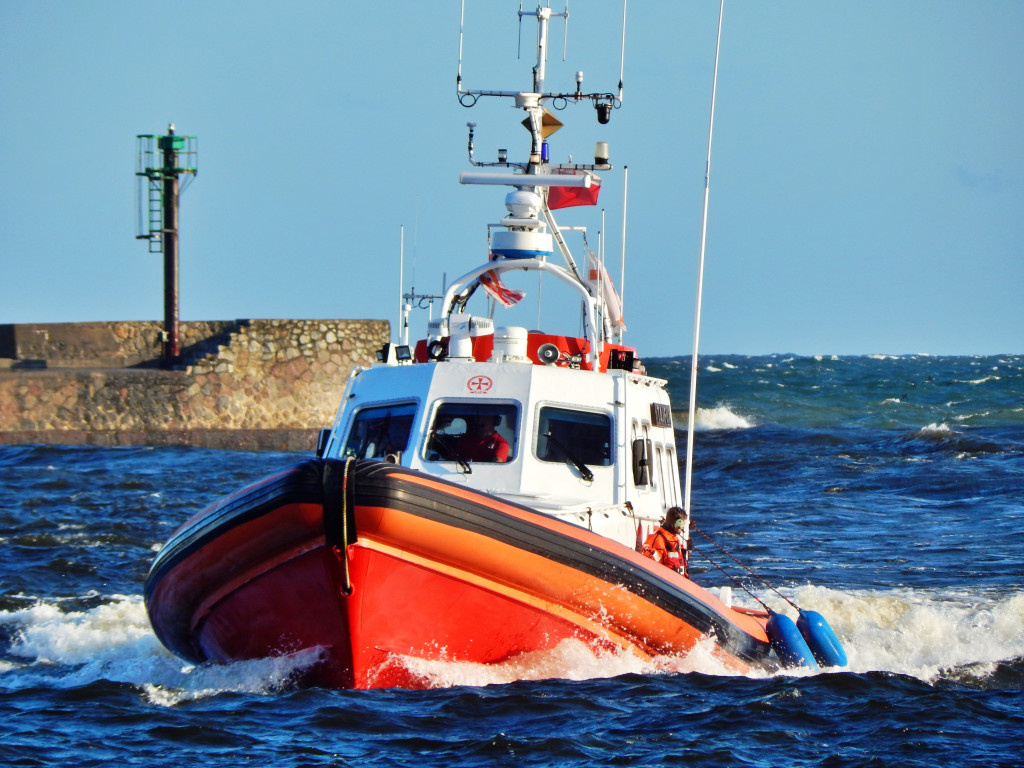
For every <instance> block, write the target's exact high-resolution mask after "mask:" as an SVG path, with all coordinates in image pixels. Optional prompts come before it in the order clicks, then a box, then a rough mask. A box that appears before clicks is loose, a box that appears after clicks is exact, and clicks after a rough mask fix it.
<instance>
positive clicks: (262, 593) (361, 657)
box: [146, 459, 770, 688]
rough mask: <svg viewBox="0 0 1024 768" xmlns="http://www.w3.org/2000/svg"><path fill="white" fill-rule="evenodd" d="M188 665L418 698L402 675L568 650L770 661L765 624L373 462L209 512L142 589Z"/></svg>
mask: <svg viewBox="0 0 1024 768" xmlns="http://www.w3.org/2000/svg"><path fill="white" fill-rule="evenodd" d="M146 603H147V608H148V610H149V614H150V620H151V622H152V624H153V628H154V630H155V631H156V634H157V636H158V637H159V638H160V640H161V641H162V642H163V643H164V644H165V645H166V646H167V647H168V648H169V649H170V650H172V651H173V652H175V653H177V654H178V655H180V656H182V657H183V658H186V659H189V660H191V661H195V662H203V661H208V660H213V661H231V660H240V659H252V658H262V657H267V656H273V655H281V654H289V653H294V652H298V651H304V650H308V649H314V648H315V649H319V651H320V661H319V662H318V663H317V664H315V665H314V666H312V667H311V668H310V670H309V677H308V679H307V680H306V682H308V683H310V684H314V685H323V686H329V687H339V688H352V687H355V688H375V687H390V686H402V687H422V686H424V685H426V684H427V683H426V681H424V680H422V679H420V678H417V677H416V676H415V675H413V674H412V673H410V672H409V671H408V670H407V669H406V667H405V666H404V665H403V664H402V659H403V657H413V658H421V659H437V660H449V661H470V662H477V663H484V664H487V663H497V662H502V661H506V660H508V659H510V658H514V657H516V656H518V655H520V654H523V653H527V652H531V651H538V650H545V649H549V648H553V647H554V646H556V645H557V644H558V643H559V642H561V641H563V640H565V639H568V638H575V639H578V640H582V641H584V642H586V643H587V644H588V645H590V646H591V647H593V648H595V649H616V648H618V649H623V650H626V651H628V652H632V653H635V654H638V655H640V656H653V655H660V654H682V653H685V652H687V651H688V650H690V649H692V648H693V646H694V645H695V644H696V643H697V642H698V641H700V640H701V639H702V638H704V637H707V636H711V637H714V638H715V640H716V643H717V647H718V649H719V651H720V653H721V655H722V657H723V658H724V659H726V660H727V661H729V662H732V663H734V664H735V665H737V666H741V667H742V666H744V665H748V664H757V663H759V662H761V661H763V660H764V659H765V657H766V656H767V655H768V653H769V648H770V646H769V643H768V639H767V636H766V635H765V634H764V620H763V618H761V617H758V616H753V615H749V614H746V613H741V612H737V611H733V610H731V609H729V608H727V607H726V606H724V605H722V604H721V603H720V602H718V600H716V599H715V598H714V597H713V596H712V595H710V594H709V593H707V592H706V591H704V590H702V589H701V588H700V587H698V586H697V585H695V584H693V582H691V581H689V580H688V579H686V578H684V577H682V576H680V575H678V574H675V573H674V572H672V571H670V570H669V569H667V568H664V567H663V566H660V565H658V564H656V563H654V562H653V561H651V560H648V559H646V558H644V557H641V556H640V555H638V554H637V553H635V552H633V551H632V550H629V549H627V548H625V547H622V546H621V545H619V544H616V543H614V542H611V541H609V540H607V539H605V538H603V537H601V536H598V535H596V534H593V533H591V532H589V531H587V530H585V529H581V528H579V527H577V526H574V525H571V524H568V523H563V522H561V521H559V520H555V519H553V518H551V517H548V516H546V515H543V514H540V513H538V512H535V511H533V510H530V509H528V508H526V507H522V506H519V505H515V504H510V503H508V502H505V501H503V500H501V499H498V498H495V497H493V496H490V495H488V494H484V493H480V492H477V491H473V490H470V489H467V488H465V487H462V486H458V485H454V484H451V483H447V482H444V481H441V480H438V479H437V478H434V477H430V476H428V475H424V474H421V473H417V472H414V471H411V470H407V469H404V468H402V467H398V466H395V465H392V464H385V463H381V462H370V461H359V462H351V463H350V464H348V465H345V464H344V463H342V462H338V461H334V460H319V459H318V460H310V461H307V462H303V463H302V464H299V465H297V466H295V467H292V468H291V469H288V470H286V471H284V472H281V473H279V474H277V475H273V476H271V477H268V478H266V479H265V480H262V481H260V482H258V483H256V484H254V485H252V486H249V487H248V488H245V489H243V490H241V491H239V492H238V493H236V494H234V495H232V496H230V497H228V498H227V499H225V500H224V501H222V502H220V503H219V504H216V505H214V506H212V507H210V508H209V509H207V510H204V511H203V512H202V513H200V514H199V515H197V516H196V517H195V518H193V519H192V520H190V521H189V522H188V523H186V524H185V525H184V526H183V527H182V528H181V529H179V530H178V531H177V532H176V533H175V534H174V536H173V537H172V538H171V540H170V541H169V542H168V543H167V545H166V546H165V547H164V549H163V550H162V551H161V553H160V554H159V556H158V557H157V559H156V561H155V562H154V564H153V568H152V570H151V572H150V576H149V578H148V580H147V583H146Z"/></svg>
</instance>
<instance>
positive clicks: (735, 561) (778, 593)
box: [690, 521, 802, 613]
mask: <svg viewBox="0 0 1024 768" xmlns="http://www.w3.org/2000/svg"><path fill="white" fill-rule="evenodd" d="M690 527H691V528H693V530H695V531H696V532H697V533H699V534H700V535H701V536H703V537H704V538H705V539H707V540H708V541H710V542H711V543H712V544H713V545H714V547H715V548H716V549H717V550H718V551H719V552H721V553H722V554H723V555H725V556H726V557H728V558H729V559H730V560H732V561H733V562H734V563H736V565H738V566H739V567H740V568H742V569H743V570H744V571H746V572H747V573H749V574H750V575H751V576H753V577H754V578H755V579H757V580H758V581H759V582H761V583H762V584H764V585H765V586H766V587H768V589H770V590H771V591H772V592H774V593H775V594H776V595H778V596H779V597H781V598H782V599H783V600H785V601H786V602H787V603H789V604H790V605H791V606H793V607H794V608H795V609H796V610H797V611H800V606H798V605H797V604H796V603H794V602H793V601H792V600H790V599H789V598H788V597H786V596H785V595H784V594H782V593H781V592H779V590H777V589H776V588H775V587H773V586H772V585H771V584H769V583H768V582H767V581H765V580H764V579H762V578H761V577H760V576H758V575H757V574H756V573H754V572H753V571H752V570H751V569H750V568H749V567H747V566H746V565H744V564H743V563H741V562H740V561H739V560H737V559H736V558H735V557H733V556H732V554H730V553H729V552H728V551H726V549H725V548H724V547H722V546H721V545H720V544H719V543H718V542H717V541H715V540H714V539H712V538H711V537H710V536H709V535H708V534H706V533H704V531H702V530H701V529H700V528H698V527H697V526H696V525H695V524H694V523H693V522H692V521H691V522H690ZM701 554H704V553H703V552H702V553H701ZM704 557H706V558H707V559H708V562H710V563H711V564H712V565H714V566H715V567H716V568H718V569H719V570H721V571H722V573H725V571H724V570H723V569H722V568H721V566H719V565H718V564H717V563H715V562H714V561H713V560H712V559H711V558H710V557H708V556H707V555H706V554H705V555H704ZM726 576H729V574H727V573H726ZM729 578H732V577H731V576H729ZM744 590H745V591H746V592H747V594H749V595H751V597H754V596H753V595H752V594H751V592H750V590H748V589H746V587H744ZM754 599H755V600H757V601H758V602H759V603H761V605H764V603H763V602H761V601H760V600H758V598H756V597H754ZM764 607H765V608H766V609H768V606H767V605H764ZM768 610H770V609H768ZM801 613H802V611H801Z"/></svg>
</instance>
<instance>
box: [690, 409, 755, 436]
mask: <svg viewBox="0 0 1024 768" xmlns="http://www.w3.org/2000/svg"><path fill="white" fill-rule="evenodd" d="M753 426H754V423H753V422H752V421H750V419H747V418H746V417H744V416H741V415H740V414H738V413H735V412H733V411H732V410H731V409H730V408H729V406H727V405H718V406H715V407H714V408H698V409H697V429H698V430H707V431H710V430H718V429H750V428H751V427H753Z"/></svg>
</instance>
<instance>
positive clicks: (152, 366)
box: [0, 320, 390, 450]
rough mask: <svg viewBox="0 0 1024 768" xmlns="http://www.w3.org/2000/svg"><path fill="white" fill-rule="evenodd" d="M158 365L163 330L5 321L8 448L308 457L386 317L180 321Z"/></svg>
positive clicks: (3, 433) (376, 343)
mask: <svg viewBox="0 0 1024 768" xmlns="http://www.w3.org/2000/svg"><path fill="white" fill-rule="evenodd" d="M180 328H181V331H180V335H181V347H182V357H183V364H182V365H181V366H180V367H179V368H178V369H176V370H162V369H161V368H160V367H159V364H158V358H159V350H160V343H161V326H160V324H159V323H156V322H112V323H52V324H38V325H0V444H13V443H49V444H91V445H200V446H207V447H217V448H238V449H248V450H262V449H269V450H306V449H310V450H311V449H313V448H314V447H315V446H316V435H317V433H318V431H319V430H320V428H321V427H325V426H330V424H331V422H332V421H333V419H334V414H335V411H336V410H337V407H338V403H339V402H340V399H341V395H342V391H343V389H344V387H345V382H346V380H347V379H348V376H349V373H350V372H351V371H352V369H353V368H354V367H356V366H365V365H369V364H370V363H371V362H372V361H373V360H374V359H375V356H376V351H377V350H378V349H379V348H380V347H381V346H382V345H383V344H385V343H386V342H387V341H388V338H389V335H390V326H389V324H388V322H387V321H386V320H234V321H216V322H183V323H181V326H180Z"/></svg>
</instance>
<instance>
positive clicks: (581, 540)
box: [145, 4, 813, 688]
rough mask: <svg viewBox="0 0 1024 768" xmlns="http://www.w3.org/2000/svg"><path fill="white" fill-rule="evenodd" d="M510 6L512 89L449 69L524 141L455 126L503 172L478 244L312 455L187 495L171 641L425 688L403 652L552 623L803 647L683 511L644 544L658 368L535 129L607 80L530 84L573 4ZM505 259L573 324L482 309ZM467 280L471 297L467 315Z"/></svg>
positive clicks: (599, 156)
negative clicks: (711, 582) (670, 529)
mask: <svg viewBox="0 0 1024 768" xmlns="http://www.w3.org/2000/svg"><path fill="white" fill-rule="evenodd" d="M519 16H520V19H522V18H523V17H530V18H533V19H534V20H535V21H536V24H537V62H536V65H535V66H534V67H533V70H532V82H531V83H530V87H529V88H528V89H526V90H523V91H487V90H470V89H467V88H465V87H464V85H463V81H462V72H461V69H462V65H461V61H460V64H459V77H458V96H459V99H460V100H461V101H462V102H463V104H464V105H466V106H472V105H473V104H475V102H476V101H477V100H478V99H480V98H499V99H509V100H511V101H512V102H513V103H514V104H515V106H516V107H518V108H519V109H521V110H522V111H523V112H524V113H525V116H526V119H525V121H524V124H525V125H526V126H527V128H528V130H529V136H530V147H529V153H528V154H527V155H526V156H525V157H524V158H522V159H520V160H517V161H513V160H509V159H508V158H507V156H505V157H503V156H501V154H499V156H498V160H497V161H496V162H482V161H478V160H477V159H476V158H475V157H474V155H473V124H470V141H469V148H470V149H469V160H470V162H471V164H472V165H473V166H474V168H476V169H478V170H474V171H469V172H466V173H463V175H462V177H461V179H460V180H461V182H462V183H463V184H475V185H482V186H483V187H485V188H493V187H496V186H497V187H506V188H508V189H509V191H508V192H507V194H506V197H505V207H506V214H505V215H504V216H503V217H502V218H501V220H500V222H499V223H497V224H495V225H493V226H492V227H491V228H490V231H489V238H488V239H489V243H488V259H487V261H486V262H484V263H482V264H480V265H478V266H477V267H475V268H474V269H471V270H470V271H468V272H467V273H465V274H464V275H462V276H461V277H459V278H458V279H456V280H454V281H453V282H452V283H451V284H450V285H448V286H447V288H446V290H445V293H444V295H443V297H440V302H441V314H440V317H439V318H438V319H435V320H432V321H430V323H429V325H428V328H427V335H426V336H425V338H423V339H421V340H419V341H418V342H417V343H416V344H414V345H410V344H409V343H408V338H407V337H406V338H401V337H399V338H398V340H397V341H396V343H389V344H387V345H385V346H384V348H382V349H381V350H380V352H379V353H378V362H377V363H376V364H374V365H372V366H370V367H368V368H360V369H357V370H355V371H353V373H352V374H351V376H350V378H349V380H348V383H347V385H346V387H345V390H344V392H343V393H342V396H341V405H340V407H339V410H338V413H337V416H336V418H335V421H334V423H333V425H332V426H331V427H330V428H329V429H325V430H324V432H323V433H322V434H321V441H320V445H319V446H318V448H317V453H316V456H315V457H311V458H309V459H308V460H305V461H303V462H301V463H299V464H297V465H295V466H293V467H290V468H288V469H285V470H284V471H282V472H279V473H277V474H274V475H273V476H271V477H267V478H265V479H263V480H261V481H259V482H257V483H255V484H253V485H250V486H248V487H247V488H243V489H242V490H240V491H238V492H236V493H234V494H232V495H230V496H228V497H227V498H225V499H224V500H222V501H220V502H218V503H216V504H214V505H213V506H211V507H209V508H208V509H206V510H203V511H202V512H200V513H199V514H198V515H196V516H195V517H194V518H192V519H191V520H189V521H188V522H186V523H185V524H184V525H183V526H182V527H181V528H180V529H179V530H178V531H176V532H175V533H174V534H173V536H172V537H171V539H170V540H169V541H168V542H167V543H166V545H165V546H164V547H163V548H162V549H161V551H160V552H159V554H158V555H157V557H156V559H155V561H154V563H153V566H152V569H151V571H150V573H149V576H148V578H147V581H146V587H145V597H146V605H147V609H148V612H149V616H150V620H151V623H152V626H153V629H154V631H155V633H156V635H157V637H158V638H159V639H160V640H161V642H163V643H164V645H165V646H166V647H167V648H169V649H170V650H171V651H173V652H174V653H175V654H177V655H179V656H181V657H182V658H184V659H187V660H190V661H192V662H196V663H202V662H208V661H212V662H227V661H234V660H242V659H254V658H262V657H267V656H274V655H283V654H294V653H300V652H309V653H315V654H317V657H318V661H317V662H316V663H315V664H313V665H312V666H310V667H309V669H308V676H307V679H306V682H308V683H310V684H313V685H322V686H329V687H341V688H352V687H354V688H374V687H390V686H401V687H422V686H426V685H429V681H428V680H426V679H424V678H422V677H419V676H417V675H416V674H414V673H413V672H412V671H410V665H409V664H408V663H407V660H408V659H429V660H447V661H458V662H475V663H481V664H494V663H502V662H507V661H509V660H514V659H516V658H517V657H519V656H521V655H523V654H527V653H532V652H536V651H543V650H547V649H551V648H554V647H555V646H556V645H558V644H559V643H560V642H562V641H564V640H567V639H574V640H578V641H582V642H584V643H586V644H588V645H589V646H590V647H591V648H593V649H594V650H595V652H607V651H611V652H616V653H630V654H635V655H637V656H639V657H641V658H644V659H650V658H653V657H659V656H665V655H669V656H673V655H675V656H678V655H683V654H686V653H688V652H689V651H691V650H692V649H693V648H694V647H695V646H696V645H697V644H698V643H699V642H701V641H708V642H710V643H711V644H712V645H713V648H714V652H715V653H716V654H717V655H718V656H719V657H720V658H721V659H722V660H723V662H724V663H726V664H728V665H731V666H733V667H735V668H737V669H740V670H742V669H746V668H748V667H751V666H754V667H761V666H771V665H774V664H777V663H779V662H780V660H783V657H784V656H785V657H786V658H788V655H787V654H784V653H782V652H781V651H782V650H787V649H788V645H787V644H789V645H792V644H794V643H796V644H798V643H799V640H792V639H787V637H790V636H791V633H786V632H782V633H780V632H779V631H778V630H777V627H775V628H774V631H773V620H775V618H776V617H775V616H774V615H771V614H770V613H769V612H766V611H754V610H747V609H741V608H738V607H732V606H730V605H726V604H725V603H723V602H722V601H721V600H719V599H718V598H717V597H716V596H715V595H713V594H712V593H711V592H709V591H707V590H706V589H703V588H702V587H700V586H699V585H698V584H696V583H695V582H694V581H692V580H691V579H690V578H689V576H688V575H687V568H686V565H687V559H688V555H689V546H688V541H689V531H688V529H687V528H686V527H684V528H683V530H682V531H681V532H680V534H679V537H680V539H681V542H682V546H681V547H680V550H681V555H682V561H681V566H680V567H679V568H678V569H674V568H670V567H666V566H665V565H664V564H662V563H659V562H656V561H655V560H653V559H651V558H649V557H645V556H643V555H642V554H641V553H640V552H639V549H640V545H641V543H642V542H643V541H644V539H645V538H646V537H647V535H648V534H650V533H651V532H652V531H654V530H655V529H657V527H658V525H659V523H660V521H661V520H662V519H663V518H665V515H666V512H667V510H669V509H670V508H673V507H678V506H679V505H681V504H682V503H683V501H682V499H681V493H680V469H679V465H680V462H679V458H678V456H677V448H676V441H675V430H674V424H673V415H672V407H671V404H670V402H669V397H668V393H667V391H666V384H667V382H666V381H665V380H663V379H659V378H655V377H651V376H648V375H647V374H646V372H645V370H644V367H643V365H642V363H641V361H640V358H639V356H638V353H637V350H636V349H634V348H632V347H629V346H627V345H625V344H623V343H622V334H623V330H624V326H623V324H622V317H621V304H620V303H619V301H618V296H617V294H616V292H615V289H614V286H613V285H612V282H611V280H610V279H609V278H608V274H607V271H606V270H605V269H604V267H603V265H602V264H601V262H600V260H599V259H598V258H597V257H596V256H594V254H593V253H591V252H590V251H589V249H588V248H586V247H584V248H583V250H582V253H581V254H577V255H574V254H573V251H572V250H571V249H570V247H569V237H568V235H570V234H574V233H575V232H577V231H578V230H577V229H575V228H574V229H572V230H571V231H570V228H568V227H561V226H560V225H559V223H558V222H557V221H556V218H555V214H554V211H556V210H558V211H562V210H563V207H569V206H577V205H586V204H592V203H593V202H594V201H596V194H597V192H598V191H599V189H600V179H599V177H598V175H597V173H598V172H605V171H610V170H611V169H612V166H611V165H610V164H609V162H608V155H607V151H606V147H605V146H603V145H602V144H601V143H598V145H597V146H598V151H597V152H596V153H595V159H594V162H593V163H587V164H578V163H571V162H569V163H553V162H551V161H550V160H549V149H548V142H547V139H548V137H549V136H550V135H551V133H552V132H553V128H556V127H557V125H560V123H559V121H557V120H553V119H552V115H551V112H550V111H549V109H548V107H549V106H552V105H554V106H560V107H565V106H568V105H572V104H579V103H587V102H590V103H591V104H593V106H594V107H596V109H597V112H598V117H599V121H600V122H607V119H608V115H609V114H610V112H611V110H612V109H614V108H617V107H618V106H620V105H621V95H622V94H621V85H620V90H619V92H618V94H617V95H616V94H614V93H610V92H599V93H588V92H585V91H584V90H583V88H582V76H581V73H580V74H578V75H577V78H576V84H575V90H571V89H570V90H546V88H547V86H546V83H545V62H546V60H547V43H548V29H549V25H550V24H551V23H552V21H553V20H556V19H559V18H563V17H567V16H568V13H567V12H565V13H557V12H555V11H553V10H552V9H551V8H550V7H548V6H547V5H546V4H541V5H540V6H539V7H538V8H537V10H536V11H523V10H520V11H519ZM460 43H461V41H460ZM460 50H461V44H460ZM620 82H621V78H620ZM481 168H482V169H483V170H479V169H481ZM584 245H585V244H584ZM556 256H560V257H561V261H562V262H563V263H556V261H557V259H556ZM519 272H525V273H528V274H536V275H542V276H544V278H545V279H553V280H555V281H557V282H558V283H560V284H562V285H565V286H568V288H569V289H570V290H571V291H573V292H574V293H575V295H576V297H577V298H578V301H579V306H580V316H581V317H582V318H583V321H582V325H583V333H582V335H581V336H573V335H564V334H559V333H546V332H541V331H534V330H528V329H526V328H523V327H519V326H514V325H501V326H496V325H495V317H496V316H500V313H501V312H502V310H503V309H504V308H506V307H508V306H511V305H512V304H514V303H515V301H516V300H517V298H518V293H517V291H515V290H513V289H510V288H508V287H507V286H506V285H505V282H504V279H505V278H507V277H508V276H509V275H510V274H512V273H516V274H518V273H519ZM480 287H482V288H483V289H484V290H483V291H481V292H480V295H479V296H477V297H476V299H485V301H484V302H483V303H484V304H485V306H484V307H483V310H482V311H470V310H469V302H470V299H471V297H472V296H473V295H474V293H475V292H476V289H477V288H480ZM404 298H405V299H406V301H407V303H410V304H411V303H413V301H415V300H416V299H418V298H419V297H417V296H416V295H415V294H406V295H405V297H404ZM477 303H478V304H479V303H480V302H479V301H478V302H477ZM687 511H688V510H687ZM790 623H792V622H790ZM805 623H806V622H805ZM784 629H786V628H784ZM770 635H771V636H772V637H771V638H770ZM780 636H781V637H782V639H781V640H779V639H777V638H778V637H780ZM796 637H799V634H797V635H796ZM780 644H781V645H780ZM773 645H774V650H773ZM809 655H810V654H807V655H806V656H805V657H804V658H806V657H809ZM800 658H801V657H800V655H799V654H797V659H798V662H797V663H799V659H800ZM811 663H813V662H811Z"/></svg>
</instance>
